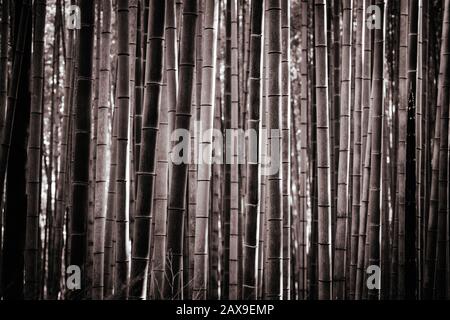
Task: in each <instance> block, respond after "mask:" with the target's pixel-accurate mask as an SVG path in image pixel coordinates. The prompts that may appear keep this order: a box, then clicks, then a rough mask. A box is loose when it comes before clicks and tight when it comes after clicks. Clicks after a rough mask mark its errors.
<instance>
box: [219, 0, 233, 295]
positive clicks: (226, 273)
mask: <svg viewBox="0 0 450 320" xmlns="http://www.w3.org/2000/svg"><path fill="white" fill-rule="evenodd" d="M231 4H232V3H231V0H227V1H226V6H225V48H224V51H225V53H224V56H225V59H224V60H225V63H224V64H225V67H224V68H225V70H224V89H223V90H224V105H223V118H224V120H223V126H224V128H223V131H222V134H223V136H225V130H226V129H229V128H230V127H231V105H232V102H231ZM229 153H230V151H229V150H228V148H224V157H226V158H228V157H229ZM223 170H224V182H223V195H222V197H223V198H224V204H223V224H222V228H223V231H222V232H223V234H224V241H223V246H224V248H223V251H224V252H223V256H222V259H223V261H222V264H223V272H222V283H223V285H222V290H221V291H222V292H221V297H222V298H223V299H229V283H230V212H231V197H230V193H231V181H230V180H231V165H230V164H229V163H228V162H227V161H225V162H224V165H223Z"/></svg>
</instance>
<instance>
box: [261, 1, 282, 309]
mask: <svg viewBox="0 0 450 320" xmlns="http://www.w3.org/2000/svg"><path fill="white" fill-rule="evenodd" d="M265 10H266V14H267V19H268V21H267V23H268V29H269V30H271V32H268V34H267V35H268V39H267V42H268V58H267V66H268V69H267V72H268V75H267V108H268V112H267V116H268V118H267V123H268V124H267V129H268V130H269V133H268V145H269V146H270V149H269V150H268V154H269V155H270V159H271V165H272V166H276V168H277V169H278V170H277V171H276V172H270V174H271V175H269V176H268V177H267V190H266V191H267V199H268V208H267V209H268V212H267V234H266V241H267V250H266V254H267V256H266V258H265V259H266V261H267V264H266V267H267V269H266V270H265V286H266V298H267V299H272V300H278V299H281V297H282V283H280V281H282V272H283V271H282V254H283V249H282V245H283V233H282V231H283V203H282V182H281V179H282V169H281V142H282V134H281V129H282V125H281V119H282V109H281V108H282V101H281V96H282V87H281V85H282V82H281V80H282V79H281V72H282V69H281V61H282V48H281V46H282V43H281V40H282V39H281V38H282V35H281V1H279V0H268V1H267V2H266V8H265ZM269 108H270V109H269ZM274 146H275V148H273V147H274Z"/></svg>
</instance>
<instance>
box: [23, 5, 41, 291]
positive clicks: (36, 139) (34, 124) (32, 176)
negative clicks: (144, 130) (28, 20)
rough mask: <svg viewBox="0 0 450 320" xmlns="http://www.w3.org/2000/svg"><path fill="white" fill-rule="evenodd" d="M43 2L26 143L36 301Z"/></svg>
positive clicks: (30, 279)
mask: <svg viewBox="0 0 450 320" xmlns="http://www.w3.org/2000/svg"><path fill="white" fill-rule="evenodd" d="M45 5H46V1H45V0H41V1H36V2H35V3H34V4H33V7H34V8H33V9H34V12H35V13H34V14H35V26H34V36H33V47H34V51H33V70H32V77H33V89H32V92H33V94H32V103H31V114H30V128H32V130H33V132H32V133H31V134H30V138H29V141H28V166H29V169H28V177H27V183H28V185H27V190H28V197H27V228H26V230H27V232H26V239H25V299H37V298H38V295H39V281H38V259H39V248H38V245H39V241H38V237H39V211H40V210H39V203H40V201H39V200H40V194H39V191H40V188H39V185H40V183H41V182H40V178H41V176H40V172H39V171H40V168H41V143H42V142H41V141H42V132H41V124H42V117H43V112H42V109H43V99H42V95H43V81H44V60H43V59H44V29H45V17H46V10H45Z"/></svg>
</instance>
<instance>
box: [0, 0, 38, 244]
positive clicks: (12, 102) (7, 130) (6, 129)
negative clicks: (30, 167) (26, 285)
mask: <svg viewBox="0 0 450 320" xmlns="http://www.w3.org/2000/svg"><path fill="white" fill-rule="evenodd" d="M30 7H31V3H30V1H29V0H23V1H22V2H21V3H18V4H16V8H15V9H14V10H15V11H14V14H15V15H16V16H15V17H14V18H15V21H14V22H15V23H16V25H15V26H14V27H15V28H16V29H17V33H15V32H13V31H11V34H15V39H12V40H11V41H14V46H13V50H14V57H13V60H12V62H13V63H12V67H11V79H10V80H9V84H8V85H9V87H8V88H7V90H8V95H7V101H6V105H5V106H11V107H8V108H7V110H6V115H5V121H4V126H3V131H2V132H1V133H2V136H1V139H2V140H1V149H0V204H2V205H3V199H4V196H3V195H4V191H5V190H4V189H5V177H6V170H7V166H8V157H9V151H10V150H9V149H10V144H11V135H12V126H13V122H14V116H15V109H16V102H17V99H18V89H19V81H20V74H21V71H22V60H23V55H24V47H25V44H26V33H25V30H27V27H28V25H29V24H31V9H30ZM22 9H23V11H22ZM17 10H18V11H17ZM16 11H17V12H16ZM11 24H12V25H13V23H11ZM11 30H14V28H13V27H11ZM2 42H3V41H2ZM5 219H6V218H5ZM4 237H5V238H6V236H4Z"/></svg>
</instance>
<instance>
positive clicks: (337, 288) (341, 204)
mask: <svg viewBox="0 0 450 320" xmlns="http://www.w3.org/2000/svg"><path fill="white" fill-rule="evenodd" d="M342 10H343V19H342V20H343V32H342V65H341V84H340V86H341V88H340V98H341V102H340V115H339V155H335V156H338V158H339V160H338V162H339V169H338V178H337V209H336V212H337V215H336V219H337V221H336V239H335V244H334V263H335V265H334V268H333V298H334V299H337V300H343V299H344V297H345V292H344V291H345V286H344V285H345V281H346V274H345V264H346V260H345V258H346V251H347V243H346V235H347V229H346V228H347V220H348V216H347V212H348V203H349V200H348V194H349V192H348V191H349V190H348V184H349V151H350V149H349V143H350V102H351V99H350V94H351V92H350V85H351V78H350V77H351V74H350V72H351V37H352V28H351V23H352V7H351V2H350V1H349V0H346V1H343V2H342Z"/></svg>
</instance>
